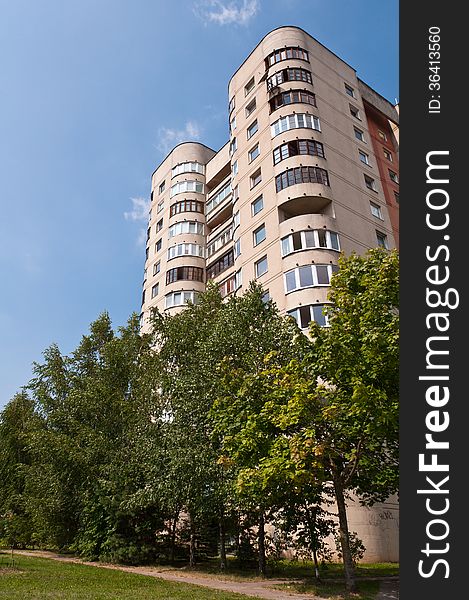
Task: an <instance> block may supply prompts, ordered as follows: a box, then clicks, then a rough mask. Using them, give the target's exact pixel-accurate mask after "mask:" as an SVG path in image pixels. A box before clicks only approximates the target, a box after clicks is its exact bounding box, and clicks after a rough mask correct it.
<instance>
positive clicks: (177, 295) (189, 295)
mask: <svg viewBox="0 0 469 600" xmlns="http://www.w3.org/2000/svg"><path fill="white" fill-rule="evenodd" d="M197 296H198V293H197V292H196V291H194V290H190V291H189V290H181V291H178V292H171V293H170V294H166V296H165V308H173V307H174V306H184V305H185V304H186V303H187V302H192V303H193V304H197Z"/></svg>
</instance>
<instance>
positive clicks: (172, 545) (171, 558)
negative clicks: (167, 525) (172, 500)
mask: <svg viewBox="0 0 469 600" xmlns="http://www.w3.org/2000/svg"><path fill="white" fill-rule="evenodd" d="M178 519H179V511H177V512H176V514H175V515H174V519H173V520H172V521H171V537H170V540H169V562H171V563H172V562H174V550H175V546H176V526H177V523H178Z"/></svg>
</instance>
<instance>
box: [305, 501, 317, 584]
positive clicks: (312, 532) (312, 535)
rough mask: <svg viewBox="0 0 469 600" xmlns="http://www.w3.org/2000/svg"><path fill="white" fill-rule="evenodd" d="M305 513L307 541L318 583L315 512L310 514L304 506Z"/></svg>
mask: <svg viewBox="0 0 469 600" xmlns="http://www.w3.org/2000/svg"><path fill="white" fill-rule="evenodd" d="M305 512H306V520H307V522H308V529H309V541H310V544H311V546H310V548H311V552H312V554H313V561H314V576H315V577H316V579H317V580H318V581H319V565H318V553H317V544H318V540H317V531H316V510H313V514H311V511H310V510H309V508H308V507H307V506H305Z"/></svg>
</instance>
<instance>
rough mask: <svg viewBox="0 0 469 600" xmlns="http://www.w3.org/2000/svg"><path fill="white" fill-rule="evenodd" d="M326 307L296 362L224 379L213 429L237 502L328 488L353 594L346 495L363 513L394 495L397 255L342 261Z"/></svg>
mask: <svg viewBox="0 0 469 600" xmlns="http://www.w3.org/2000/svg"><path fill="white" fill-rule="evenodd" d="M329 298H330V300H331V301H332V305H331V306H330V308H329V310H328V314H329V323H330V326H329V327H328V328H320V327H318V326H317V325H316V324H314V323H313V324H312V326H311V337H312V340H311V342H310V348H309V351H308V352H306V354H305V353H303V354H301V353H298V352H297V353H296V357H295V358H294V359H293V360H291V361H290V362H289V363H288V364H287V365H285V364H280V365H279V363H278V361H277V357H276V354H275V352H271V353H270V354H267V355H265V356H264V365H263V369H261V370H258V371H257V372H247V371H245V370H242V369H239V368H238V369H236V368H226V369H225V379H224V384H223V387H222V394H221V395H220V397H219V398H218V399H217V401H216V403H215V405H214V419H215V420H216V422H217V430H218V432H219V434H220V435H221V436H222V437H223V449H224V452H225V454H226V455H227V460H228V459H231V460H233V461H235V463H237V464H238V465H239V466H240V469H239V473H238V479H237V483H238V486H239V488H240V490H241V491H242V492H243V493H246V491H247V492H248V493H250V494H252V495H261V494H262V495H263V496H264V497H266V496H268V494H269V493H271V494H272V493H275V491H277V490H279V489H281V488H282V486H283V485H284V483H285V482H288V483H289V485H290V486H291V488H292V489H293V490H295V491H296V490H298V491H299V493H302V492H301V490H304V489H305V487H304V486H306V485H307V486H311V485H318V486H319V485H321V484H325V483H326V482H330V483H332V486H333V490H334V496H335V500H336V503H337V508H338V514H339V533H340V539H341V543H342V555H343V560H344V565H345V573H346V584H347V588H348V589H349V590H353V589H355V586H356V584H355V576H354V568H353V560H352V556H351V552H350V539H349V533H348V525H347V515H346V503H345V495H346V491H347V490H355V492H357V493H358V495H359V496H360V497H361V498H362V499H363V501H364V502H368V503H372V502H374V501H376V500H382V499H384V498H386V497H387V496H388V495H389V494H391V493H392V492H394V491H396V489H397V449H398V310H397V307H398V258H397V254H396V253H394V252H392V253H387V252H384V251H380V250H372V251H369V252H368V254H367V255H366V256H364V257H359V256H356V255H352V256H351V257H349V258H342V259H341V261H340V270H339V272H338V274H337V275H335V276H334V278H333V281H332V286H331V294H330V296H329ZM272 491H273V492H272ZM303 493H304V492H303Z"/></svg>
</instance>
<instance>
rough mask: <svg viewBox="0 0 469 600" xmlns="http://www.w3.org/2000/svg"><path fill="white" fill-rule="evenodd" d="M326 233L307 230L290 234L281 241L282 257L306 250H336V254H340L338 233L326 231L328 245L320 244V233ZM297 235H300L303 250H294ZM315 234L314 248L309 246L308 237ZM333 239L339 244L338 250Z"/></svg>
mask: <svg viewBox="0 0 469 600" xmlns="http://www.w3.org/2000/svg"><path fill="white" fill-rule="evenodd" d="M320 231H324V230H320V229H312V230H311V229H306V230H304V231H297V232H293V233H289V234H288V235H286V236H285V237H283V238H282V239H281V240H280V249H281V253H282V257H284V256H289V255H290V254H295V252H303V251H304V250H318V249H319V250H334V251H335V252H340V240H339V234H338V233H337V232H336V231H329V230H325V231H324V233H325V234H326V245H325V246H321V245H320V242H319V232H320ZM295 233H297V234H298V233H299V234H300V241H301V248H298V249H296V250H295V249H294V248H293V235H294V234H295ZM310 234H313V238H314V243H313V245H312V246H310V245H308V237H307V236H308V235H310ZM333 239H335V240H336V242H337V244H336V245H337V248H334V245H333V241H332V240H333Z"/></svg>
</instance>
